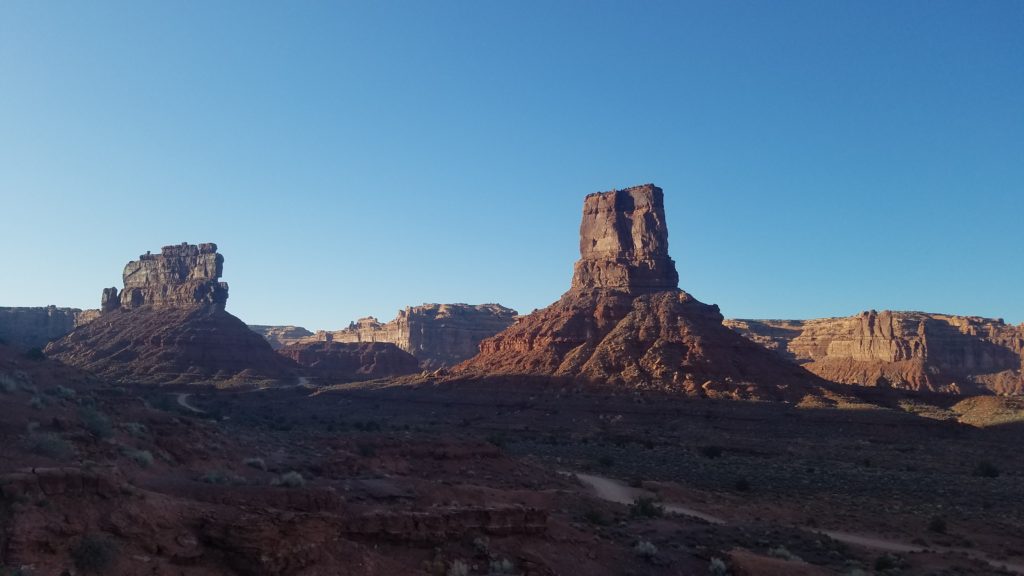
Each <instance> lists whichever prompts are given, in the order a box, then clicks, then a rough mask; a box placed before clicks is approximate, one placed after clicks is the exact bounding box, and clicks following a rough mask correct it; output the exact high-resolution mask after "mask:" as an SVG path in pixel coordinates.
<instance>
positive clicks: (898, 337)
mask: <svg viewBox="0 0 1024 576" xmlns="http://www.w3.org/2000/svg"><path fill="white" fill-rule="evenodd" d="M726 324H727V325H728V326H729V327H731V328H733V329H734V330H736V331H737V332H739V333H741V334H743V335H744V336H746V337H747V338H749V339H751V340H753V341H755V342H758V343H760V344H762V345H764V346H766V347H768V348H771V349H772V350H774V351H776V353H778V354H780V355H782V356H784V357H786V358H789V359H791V360H794V361H796V362H798V363H800V364H802V365H803V366H804V367H806V368H807V369H808V370H810V371H811V372H814V373H815V374H818V375H819V376H821V377H823V378H826V379H829V380H832V381H835V382H842V383H844V384H859V385H865V386H877V385H881V386H892V387H895V388H907V389H911V390H928V391H933V392H953V393H977V392H995V393H998V394H1020V393H1021V392H1024V380H1022V368H1024V329H1022V327H1021V326H1013V325H1010V324H1006V323H1005V322H1003V321H1002V320H999V319H991V318H981V317H976V316H954V315H948V314H930V313H926V312H891V311H887V310H883V311H881V312H876V311H874V310H868V311H866V312H862V313H860V314H857V315H855V316H848V317H842V318H820V319H815V320H727V321H726Z"/></svg>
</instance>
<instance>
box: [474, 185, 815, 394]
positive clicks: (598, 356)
mask: <svg viewBox="0 0 1024 576" xmlns="http://www.w3.org/2000/svg"><path fill="white" fill-rule="evenodd" d="M663 201H664V198H663V194H662V190H661V189H660V188H658V187H657V186H654V185H653V184H646V185H643V186H636V187H633V188H627V189H625V190H613V191H611V192H601V193H598V194H591V195H589V196H587V197H586V198H585V199H584V202H583V218H582V222H581V224H580V259H579V261H578V262H577V263H576V265H575V269H574V274H573V279H572V284H571V286H570V288H569V291H568V292H566V293H565V294H564V295H563V296H562V297H561V299H559V300H558V301H557V302H555V303H554V304H552V305H551V306H548V307H547V308H544V309H543V310H538V311H536V312H534V313H532V314H530V315H528V316H524V317H521V318H519V319H518V320H517V322H516V323H515V324H514V325H512V326H511V327H510V328H508V329H507V330H505V331H504V332H501V333H500V334H498V335H496V336H494V337H493V338H489V339H487V340H484V341H483V342H482V343H481V344H480V353H479V354H478V355H477V356H476V357H474V358H472V359H470V360H468V361H466V362H464V363H462V364H460V365H459V366H457V367H456V368H455V369H454V374H455V376H456V377H492V376H503V375H504V376H539V377H559V378H569V379H576V380H579V381H585V382H593V383H598V384H612V385H622V386H627V387H640V388H663V389H676V390H680V391H684V392H686V393H687V394H691V395H696V396H710V397H771V398H780V397H789V396H794V395H798V394H799V393H801V391H805V390H807V389H808V388H809V387H813V386H816V385H818V384H821V383H822V382H821V381H820V380H819V379H818V378H816V377H815V376H813V375H812V374H810V373H808V372H807V371H806V370H804V369H802V368H800V367H799V366H797V365H796V364H794V363H791V362H788V361H786V360H784V359H782V358H780V357H778V356H776V355H775V354H772V353H771V352H769V351H768V350H766V349H764V348H762V347H761V346H758V345H756V344H754V343H752V342H750V341H749V340H746V339H745V338H743V337H741V336H739V334H737V333H735V332H733V331H732V330H729V329H728V328H726V327H725V326H723V325H722V314H721V313H720V312H719V310H718V307H717V306H714V305H708V304H704V303H702V302H700V301H698V300H697V299H696V298H694V297H693V296H691V295H689V294H687V293H686V292H683V291H682V290H680V289H679V288H678V286H677V284H678V280H679V276H678V274H677V272H676V268H675V263H674V262H673V261H672V259H671V258H670V257H669V255H668V227H667V226H666V223H665V210H664V204H663Z"/></svg>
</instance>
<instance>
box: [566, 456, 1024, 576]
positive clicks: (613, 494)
mask: <svg viewBox="0 0 1024 576" xmlns="http://www.w3.org/2000/svg"><path fill="white" fill-rule="evenodd" d="M572 475H573V476H576V478H578V479H579V480H580V482H583V483H584V484H586V485H587V486H588V487H589V488H590V489H591V490H593V492H594V495H595V496H597V497H598V498H600V499H602V500H607V501H608V502H615V503H617V504H632V503H633V501H634V500H636V499H637V498H638V497H641V496H643V497H653V496H654V494H653V493H651V492H649V491H647V490H643V489H641V488H633V487H631V486H627V485H625V484H623V483H622V482H619V481H618V480H614V479H612V478H605V477H603V476H594V475H593V474H583V473H572ZM662 506H663V507H664V509H665V511H666V512H674V513H676V514H682V515H684V516H691V517H694V518H700V519H701V520H704V521H706V522H710V523H711V524H726V521H725V520H723V519H722V518H719V517H717V516H713V515H711V514H705V513H703V512H700V511H698V510H694V509H692V508H689V507H687V506H682V505H679V504H672V503H663V504H662ZM804 529H805V530H808V531H810V532H816V533H818V534H823V535H825V536H828V537H829V538H832V539H833V540H838V541H839V542H843V543H845V544H852V545H854V546H861V547H864V548H871V549H874V550H883V551H885V552H898V553H904V554H906V553H910V552H924V551H925V550H931V551H933V552H939V553H953V554H965V555H967V556H969V557H971V558H974V559H975V560H980V561H982V562H987V563H988V564H990V565H992V566H995V567H997V568H1001V569H1003V570H1007V571H1009V572H1013V573H1015V574H1024V564H1015V563H1012V562H1006V561H1004V560H997V559H995V558H992V557H990V556H988V555H986V554H984V553H982V552H978V551H977V550H970V549H967V548H949V547H945V546H928V547H924V546H917V545H914V544H908V543H906V542H900V541H897V540H890V539H888V538H879V537H877V536H868V535H865V534H853V533H850V532H840V531H838V530H822V529H817V528H804Z"/></svg>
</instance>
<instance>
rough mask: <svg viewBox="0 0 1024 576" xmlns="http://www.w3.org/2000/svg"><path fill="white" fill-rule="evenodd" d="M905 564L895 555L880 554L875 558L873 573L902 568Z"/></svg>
mask: <svg viewBox="0 0 1024 576" xmlns="http://www.w3.org/2000/svg"><path fill="white" fill-rule="evenodd" d="M905 565H906V562H904V561H903V558H901V557H899V556H897V555H896V554H882V555H881V556H879V557H878V558H875V572H882V571H885V570H893V569H899V568H903V567H904V566H905Z"/></svg>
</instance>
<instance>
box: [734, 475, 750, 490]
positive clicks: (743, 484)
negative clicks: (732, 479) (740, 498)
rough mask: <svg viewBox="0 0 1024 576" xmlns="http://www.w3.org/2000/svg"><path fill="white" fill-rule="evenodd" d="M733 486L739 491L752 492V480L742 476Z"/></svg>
mask: <svg viewBox="0 0 1024 576" xmlns="http://www.w3.org/2000/svg"><path fill="white" fill-rule="evenodd" d="M733 488H735V489H736V491H737V492H750V480H747V479H746V478H740V479H738V480H736V483H735V484H733Z"/></svg>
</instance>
